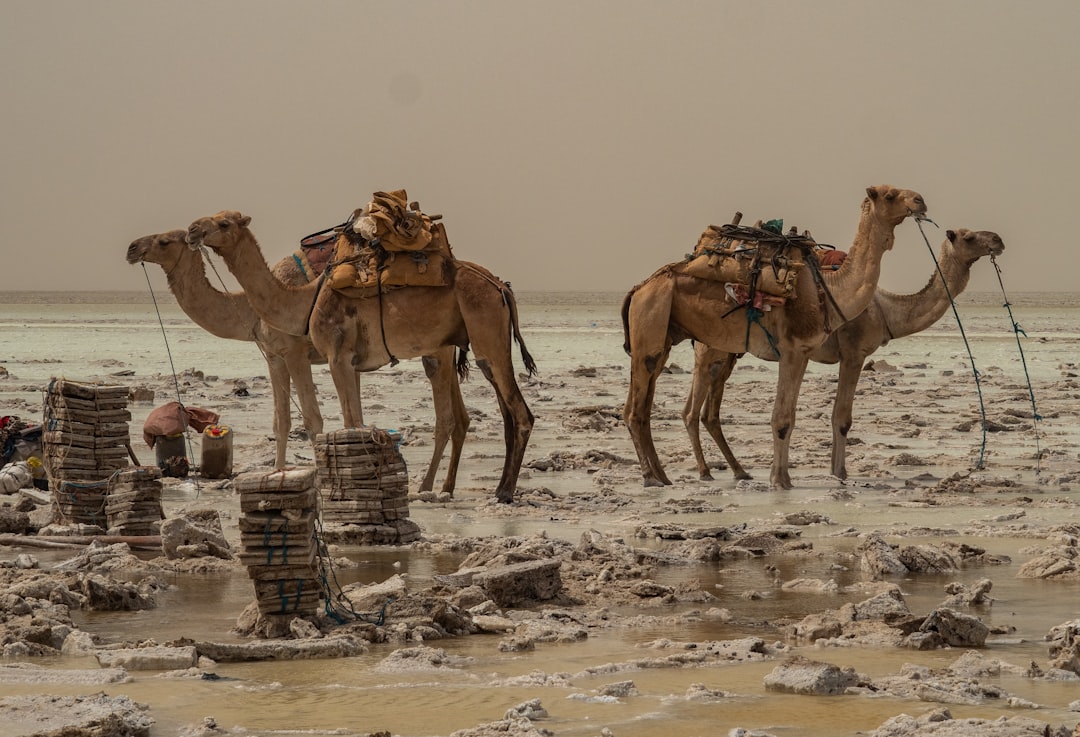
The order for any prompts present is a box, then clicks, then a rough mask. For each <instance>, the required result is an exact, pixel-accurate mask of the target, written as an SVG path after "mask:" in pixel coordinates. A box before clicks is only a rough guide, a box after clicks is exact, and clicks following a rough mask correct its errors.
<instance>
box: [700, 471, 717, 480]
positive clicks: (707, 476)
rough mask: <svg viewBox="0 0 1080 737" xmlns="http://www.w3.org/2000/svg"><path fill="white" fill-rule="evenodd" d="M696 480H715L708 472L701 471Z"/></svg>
mask: <svg viewBox="0 0 1080 737" xmlns="http://www.w3.org/2000/svg"><path fill="white" fill-rule="evenodd" d="M698 480H699V481H714V480H715V479H713V477H712V474H711V473H709V472H708V471H702V472H701V473H700V474H698Z"/></svg>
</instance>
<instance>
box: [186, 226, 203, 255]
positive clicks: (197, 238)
mask: <svg viewBox="0 0 1080 737" xmlns="http://www.w3.org/2000/svg"><path fill="white" fill-rule="evenodd" d="M184 241H185V242H186V243H187V244H188V248H190V249H191V250H192V251H198V250H199V249H200V248H202V247H203V245H204V244H203V232H202V230H201V229H194V228H189V229H188V233H187V235H186V236H185V237H184Z"/></svg>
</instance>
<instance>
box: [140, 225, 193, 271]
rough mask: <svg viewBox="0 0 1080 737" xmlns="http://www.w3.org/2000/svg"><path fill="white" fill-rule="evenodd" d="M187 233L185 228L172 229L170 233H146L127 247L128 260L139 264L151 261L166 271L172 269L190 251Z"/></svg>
mask: <svg viewBox="0 0 1080 737" xmlns="http://www.w3.org/2000/svg"><path fill="white" fill-rule="evenodd" d="M186 238H187V233H186V232H185V231H183V230H170V231H169V232H168V233H156V234H155V235H144V236H143V237H142V238H139V239H138V240H136V241H132V242H131V245H130V246H128V249H127V262H128V263H129V264H139V263H143V262H145V261H149V262H150V263H152V264H159V265H160V266H161V268H163V269H165V271H166V272H169V271H171V270H172V268H173V267H174V266H176V264H178V263H179V262H180V261H181V260H182V259H183V258H184V256H186V255H187V254H188V253H190V250H189V249H188V247H187V241H186Z"/></svg>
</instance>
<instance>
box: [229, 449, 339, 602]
mask: <svg viewBox="0 0 1080 737" xmlns="http://www.w3.org/2000/svg"><path fill="white" fill-rule="evenodd" d="M233 487H234V488H235V489H236V490H237V491H238V492H239V493H240V543H241V551H242V552H241V553H240V560H241V562H242V563H243V564H244V565H245V566H246V567H247V571H248V576H249V577H250V578H251V580H252V581H253V582H254V584H255V599H256V600H257V602H258V605H259V613H260V614H263V615H268V616H272V615H288V616H290V617H293V616H305V615H308V614H314V613H315V611H316V609H317V607H318V603H319V599H320V593H321V590H322V589H321V579H320V578H319V567H318V540H317V538H316V536H315V520H316V516H317V514H318V503H319V490H318V488H317V487H316V485H315V469H314V468H313V467H310V466H308V467H299V468H283V469H281V470H278V471H272V472H263V471H253V472H250V473H243V474H240V475H239V476H237V477H236V478H235V479H233Z"/></svg>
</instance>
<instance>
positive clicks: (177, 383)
mask: <svg viewBox="0 0 1080 737" xmlns="http://www.w3.org/2000/svg"><path fill="white" fill-rule="evenodd" d="M140 263H141V264H142V269H143V276H145V277H146V286H147V288H148V289H149V290H150V299H152V300H153V302H154V312H155V313H157V319H158V326H159V327H161V337H162V339H163V340H164V341H165V353H166V354H167V355H168V356H169V370H170V371H172V379H173V386H174V387H175V389H176V402H177V404H179V405H180V411H181V412H183V411H184V400H183V399H182V398H181V396H180V379H179V378H177V376H176V364H175V363H173V356H172V349H170V348H169V336H168V334H167V333H166V332H165V321H164V320H162V319H161V308H160V307H158V301H157V295H156V294H154V285H153V284H151V283H150V273H149V272H148V271H147V270H146V262H145V261H142V262H140ZM184 441H185V442H186V443H187V450H188V456H189V457H190V458H194V457H195V448H194V446H192V444H191V433H190V432H189V431H188V428H186V427H185V429H184ZM201 493H202V489H201V487H200V486H199V479H198V477H196V478H195V498H196V499H198V498H199V495H200V494H201Z"/></svg>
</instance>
